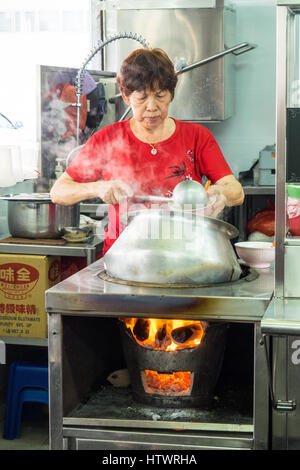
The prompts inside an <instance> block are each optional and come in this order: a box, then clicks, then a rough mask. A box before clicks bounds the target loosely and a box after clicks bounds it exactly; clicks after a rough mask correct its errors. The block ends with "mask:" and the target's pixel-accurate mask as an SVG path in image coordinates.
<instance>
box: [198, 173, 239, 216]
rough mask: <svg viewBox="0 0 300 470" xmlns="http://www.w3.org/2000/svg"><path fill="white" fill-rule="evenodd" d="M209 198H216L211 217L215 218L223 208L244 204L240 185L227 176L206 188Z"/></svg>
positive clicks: (231, 176)
mask: <svg viewBox="0 0 300 470" xmlns="http://www.w3.org/2000/svg"><path fill="white" fill-rule="evenodd" d="M207 194H208V196H209V197H211V196H216V197H217V200H216V203H215V204H214V206H213V209H214V210H213V214H212V216H214V217H215V216H217V215H218V214H219V213H220V212H221V211H222V210H223V209H224V207H225V206H240V205H241V204H243V202H244V197H245V195H244V190H243V188H242V185H241V183H240V182H239V181H238V180H237V179H236V178H235V177H234V176H233V175H227V176H224V177H223V178H221V179H219V180H218V181H217V182H216V183H215V184H213V185H212V186H210V187H209V188H208V191H207Z"/></svg>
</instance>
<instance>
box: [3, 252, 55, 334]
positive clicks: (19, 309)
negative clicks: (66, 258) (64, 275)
mask: <svg viewBox="0 0 300 470" xmlns="http://www.w3.org/2000/svg"><path fill="white" fill-rule="evenodd" d="M60 277H61V263H60V257H59V256H39V255H11V254H0V336H19V337H25V338H26V337H27V338H47V324H48V322H47V312H46V308H45V291H46V290H47V289H49V288H50V287H52V286H54V285H55V284H57V283H58V282H59V281H60Z"/></svg>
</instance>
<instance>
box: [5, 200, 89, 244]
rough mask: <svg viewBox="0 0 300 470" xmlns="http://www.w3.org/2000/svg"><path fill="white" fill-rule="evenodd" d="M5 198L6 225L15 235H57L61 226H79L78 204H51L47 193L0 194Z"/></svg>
mask: <svg viewBox="0 0 300 470" xmlns="http://www.w3.org/2000/svg"><path fill="white" fill-rule="evenodd" d="M0 199H2V200H6V201H8V203H7V209H8V228H9V231H10V234H11V236H12V237H17V238H33V239H35V238H50V239H52V238H59V237H60V236H61V235H62V234H63V229H64V227H79V224H80V206H79V204H75V205H72V206H61V205H58V204H54V203H53V202H52V201H51V199H50V196H49V194H43V193H42V194H41V193H36V194H24V195H14V196H3V197H0Z"/></svg>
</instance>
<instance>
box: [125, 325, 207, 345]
mask: <svg viewBox="0 0 300 470" xmlns="http://www.w3.org/2000/svg"><path fill="white" fill-rule="evenodd" d="M121 320H122V321H123V322H124V323H125V325H126V327H127V328H129V329H130V330H131V333H132V335H133V337H134V338H135V340H136V342H137V343H138V344H140V345H141V346H143V347H145V348H149V349H155V350H163V351H176V350H179V349H187V348H195V347H197V346H199V344H200V343H201V340H202V336H203V333H204V329H203V326H202V324H201V322H200V321H192V320H166V319H162V318H122V319H121Z"/></svg>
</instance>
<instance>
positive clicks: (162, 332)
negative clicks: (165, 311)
mask: <svg viewBox="0 0 300 470" xmlns="http://www.w3.org/2000/svg"><path fill="white" fill-rule="evenodd" d="M166 334H167V326H166V324H165V323H164V325H163V326H162V327H161V328H159V329H158V330H157V333H156V337H157V339H158V341H159V342H161V341H163V339H164V337H165V336H166Z"/></svg>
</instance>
